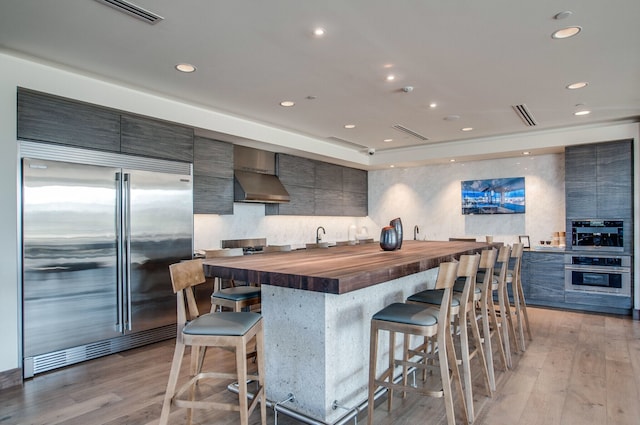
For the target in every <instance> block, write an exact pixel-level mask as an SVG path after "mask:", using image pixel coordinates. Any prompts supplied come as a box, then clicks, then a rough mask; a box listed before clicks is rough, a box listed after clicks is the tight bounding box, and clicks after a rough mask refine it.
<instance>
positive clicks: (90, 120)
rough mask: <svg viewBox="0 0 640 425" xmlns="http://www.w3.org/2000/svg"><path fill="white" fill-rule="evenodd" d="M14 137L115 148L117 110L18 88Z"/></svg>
mask: <svg viewBox="0 0 640 425" xmlns="http://www.w3.org/2000/svg"><path fill="white" fill-rule="evenodd" d="M18 139H21V140H34V141H40V142H49V143H59V144H63V145H69V146H78V147H83V148H89V149H99V150H104V151H111V152H119V151H120V114H119V113H118V112H117V111H112V110H110V109H106V108H101V107H98V106H95V105H90V104H87V103H81V102H77V101H73V100H69V99H64V98H61V97H57V96H51V95H48V94H44V93H39V92H35V91H32V90H26V89H22V88H21V89H18Z"/></svg>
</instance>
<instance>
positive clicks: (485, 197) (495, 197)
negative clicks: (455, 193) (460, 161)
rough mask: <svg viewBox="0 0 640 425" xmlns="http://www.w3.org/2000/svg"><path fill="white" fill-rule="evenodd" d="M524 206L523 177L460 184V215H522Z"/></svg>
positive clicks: (470, 181) (469, 181)
mask: <svg viewBox="0 0 640 425" xmlns="http://www.w3.org/2000/svg"><path fill="white" fill-rule="evenodd" d="M524 206H525V204H524V177H507V178H500V179H485V180H467V181H463V182H462V214H522V213H524Z"/></svg>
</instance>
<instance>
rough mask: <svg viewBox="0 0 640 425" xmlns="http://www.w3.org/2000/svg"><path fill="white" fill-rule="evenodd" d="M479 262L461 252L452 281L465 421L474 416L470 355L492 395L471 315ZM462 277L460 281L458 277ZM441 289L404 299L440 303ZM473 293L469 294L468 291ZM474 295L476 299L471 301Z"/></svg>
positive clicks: (474, 320) (433, 303) (477, 291)
mask: <svg viewBox="0 0 640 425" xmlns="http://www.w3.org/2000/svg"><path fill="white" fill-rule="evenodd" d="M479 263H480V255H478V254H475V255H461V256H460V263H459V265H458V271H457V281H456V283H455V284H454V288H453V289H454V291H455V289H456V285H458V289H459V290H461V291H462V292H454V294H453V296H452V297H453V302H454V303H456V301H457V303H458V305H459V311H458V320H457V324H458V328H457V333H456V334H457V335H458V338H459V341H460V359H461V361H462V376H463V383H464V392H465V398H466V408H467V417H468V419H469V422H473V419H474V407H473V384H472V372H471V360H472V359H473V358H474V357H477V358H478V361H479V362H480V369H481V375H482V379H483V382H484V384H485V389H486V391H487V395H488V396H489V397H491V396H492V392H491V386H490V382H489V371H488V369H487V361H486V359H485V355H484V350H483V345H482V339H481V337H480V330H479V328H478V322H477V321H476V317H475V302H476V301H478V300H480V297H481V292H480V291H479V290H476V274H477V273H478V264H479ZM461 279H462V281H461ZM441 293H442V291H435V290H426V291H422V292H419V293H417V294H414V295H412V296H410V297H409V298H407V303H424V304H432V305H437V306H438V305H441V303H442V296H441V295H440V294H441ZM471 294H473V295H471ZM474 299H475V300H476V301H474ZM469 329H471V335H472V337H473V340H474V345H473V349H472V348H471V345H470V344H469Z"/></svg>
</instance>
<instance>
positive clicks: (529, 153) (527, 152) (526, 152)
mask: <svg viewBox="0 0 640 425" xmlns="http://www.w3.org/2000/svg"><path fill="white" fill-rule="evenodd" d="M522 155H531V152H529V151H524V152H522Z"/></svg>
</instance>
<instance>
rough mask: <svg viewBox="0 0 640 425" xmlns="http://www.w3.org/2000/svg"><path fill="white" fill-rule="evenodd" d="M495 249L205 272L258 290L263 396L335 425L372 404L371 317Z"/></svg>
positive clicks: (347, 253) (368, 251)
mask: <svg viewBox="0 0 640 425" xmlns="http://www.w3.org/2000/svg"><path fill="white" fill-rule="evenodd" d="M493 245H495V246H498V245H500V244H493ZM490 246H491V244H487V243H484V242H462V241H453V242H440V241H405V242H404V243H403V245H402V249H400V250H396V251H383V250H381V249H380V246H379V245H378V244H377V243H370V244H363V245H355V246H335V247H329V248H317V249H307V250H299V251H293V252H272V253H264V254H254V255H245V256H242V257H220V258H211V259H206V260H204V269H205V274H206V275H207V276H209V277H221V278H226V279H235V280H237V281H245V282H254V283H260V284H261V285H262V306H261V308H262V315H263V317H264V323H265V356H266V371H267V372H266V374H267V376H266V386H267V397H268V398H269V400H272V401H274V402H278V401H282V400H286V399H287V398H288V396H289V394H293V396H294V397H295V400H293V401H289V402H287V403H285V404H284V407H286V408H288V409H291V410H292V411H294V412H296V413H298V414H301V415H302V416H303V417H305V418H309V423H328V424H333V423H336V422H338V421H339V420H340V419H341V418H342V417H343V416H344V415H345V414H347V413H348V409H353V408H355V407H357V406H358V405H360V404H361V403H362V402H363V401H366V398H367V384H368V367H369V358H368V356H369V326H370V320H371V316H372V315H373V314H374V313H375V312H377V311H378V310H380V309H382V308H383V307H385V306H387V305H389V304H391V303H393V302H403V301H404V300H405V299H406V297H407V296H409V295H411V294H413V293H415V292H418V291H421V290H424V289H427V288H432V287H433V286H434V285H435V277H436V274H437V267H438V265H439V264H440V263H441V262H443V261H451V260H452V259H457V258H459V256H460V255H462V254H473V253H475V252H479V251H481V250H483V249H487V248H488V247H490ZM336 405H337V406H340V407H338V408H334V407H335V406H336ZM345 408H346V409H347V410H345Z"/></svg>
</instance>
